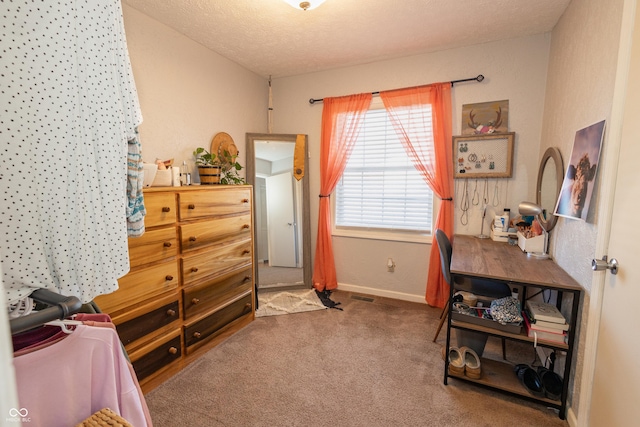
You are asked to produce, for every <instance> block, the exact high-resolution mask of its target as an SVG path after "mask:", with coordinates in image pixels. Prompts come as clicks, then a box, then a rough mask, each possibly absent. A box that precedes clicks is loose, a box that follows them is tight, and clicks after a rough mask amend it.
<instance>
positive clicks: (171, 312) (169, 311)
mask: <svg viewBox="0 0 640 427" xmlns="http://www.w3.org/2000/svg"><path fill="white" fill-rule="evenodd" d="M175 315H176V311H175V310H172V309H169V310H167V316H169V317H174V316H175Z"/></svg>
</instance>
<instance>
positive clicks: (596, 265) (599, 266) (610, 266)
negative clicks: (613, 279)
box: [591, 255, 618, 274]
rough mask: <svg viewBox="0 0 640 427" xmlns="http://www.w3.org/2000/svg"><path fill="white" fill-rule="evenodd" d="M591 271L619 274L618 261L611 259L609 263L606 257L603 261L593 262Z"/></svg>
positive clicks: (596, 260)
mask: <svg viewBox="0 0 640 427" xmlns="http://www.w3.org/2000/svg"><path fill="white" fill-rule="evenodd" d="M591 269H592V270H593V271H601V270H611V274H618V260H617V259H615V258H611V261H608V260H607V256H606V255H605V256H603V257H602V259H593V260H591Z"/></svg>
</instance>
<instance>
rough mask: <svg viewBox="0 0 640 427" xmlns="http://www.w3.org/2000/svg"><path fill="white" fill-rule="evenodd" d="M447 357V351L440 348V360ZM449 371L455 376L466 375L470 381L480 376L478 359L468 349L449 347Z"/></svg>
mask: <svg viewBox="0 0 640 427" xmlns="http://www.w3.org/2000/svg"><path fill="white" fill-rule="evenodd" d="M446 357H447V351H446V350H445V348H444V347H442V359H443V360H444V359H445V358H446ZM448 357H449V371H450V372H451V373H452V374H456V375H466V376H467V377H469V378H472V379H475V380H477V379H479V378H480V376H481V375H482V368H481V364H480V357H478V354H477V353H476V352H475V351H473V350H472V349H470V348H469V347H460V348H458V347H449V352H448Z"/></svg>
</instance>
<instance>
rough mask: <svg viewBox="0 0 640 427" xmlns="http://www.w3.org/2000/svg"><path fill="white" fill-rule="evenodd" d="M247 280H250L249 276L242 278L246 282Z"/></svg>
mask: <svg viewBox="0 0 640 427" xmlns="http://www.w3.org/2000/svg"><path fill="white" fill-rule="evenodd" d="M249 280H251V276H244V279H242V282H243V283H244V282H248V281H249Z"/></svg>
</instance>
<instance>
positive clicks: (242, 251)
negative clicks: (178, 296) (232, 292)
mask: <svg viewBox="0 0 640 427" xmlns="http://www.w3.org/2000/svg"><path fill="white" fill-rule="evenodd" d="M251 251H252V243H251V239H246V240H241V241H239V242H233V243H230V244H228V245H224V246H221V247H213V248H212V249H211V250H210V251H208V252H206V253H203V254H199V255H194V256H189V257H185V258H183V259H182V285H183V286H191V285H195V284H198V283H201V282H204V281H210V280H211V279H213V278H215V277H218V276H221V275H223V274H225V273H228V272H230V271H233V270H237V269H238V268H240V267H242V266H244V265H247V264H250V263H251V261H252V258H251V256H252V255H251V253H252V252H251Z"/></svg>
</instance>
